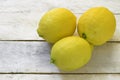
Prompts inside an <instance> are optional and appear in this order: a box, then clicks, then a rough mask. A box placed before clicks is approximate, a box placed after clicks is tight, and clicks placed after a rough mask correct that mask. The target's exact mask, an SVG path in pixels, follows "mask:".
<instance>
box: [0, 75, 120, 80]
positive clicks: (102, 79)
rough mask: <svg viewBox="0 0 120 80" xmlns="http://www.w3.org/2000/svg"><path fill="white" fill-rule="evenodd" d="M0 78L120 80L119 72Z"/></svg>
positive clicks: (0, 77)
mask: <svg viewBox="0 0 120 80" xmlns="http://www.w3.org/2000/svg"><path fill="white" fill-rule="evenodd" d="M0 80H120V75H119V74H90V75H88V74H78V75H57V74H56V75H53V74H52V75H47V74H46V75H39V74H6V75H3V74H0Z"/></svg>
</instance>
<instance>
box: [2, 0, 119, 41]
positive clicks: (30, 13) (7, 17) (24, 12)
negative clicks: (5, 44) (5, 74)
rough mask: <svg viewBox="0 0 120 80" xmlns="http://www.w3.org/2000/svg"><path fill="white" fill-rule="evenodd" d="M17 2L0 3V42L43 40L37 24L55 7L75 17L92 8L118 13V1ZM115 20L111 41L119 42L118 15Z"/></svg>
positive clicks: (29, 0) (61, 0)
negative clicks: (67, 10)
mask: <svg viewBox="0 0 120 80" xmlns="http://www.w3.org/2000/svg"><path fill="white" fill-rule="evenodd" d="M18 1H19V0H1V1H0V40H43V39H42V38H39V37H38V35H37V33H36V29H37V24H38V22H39V19H40V18H41V16H42V15H43V14H44V13H45V12H46V11H48V10H50V9H52V8H56V7H65V8H68V9H70V10H71V11H73V12H74V13H76V16H79V15H80V14H79V13H83V12H84V11H85V10H87V9H88V8H90V7H93V6H106V7H108V8H109V9H110V10H111V11H113V12H114V13H115V14H119V13H120V8H119V7H120V4H119V2H120V1H119V0H110V1H104V0H99V1H98V0H97V1H96V0H87V1H84V0H71V1H69V0H59V1H57V0H53V1H49V0H40V1H39V0H37V1H36V0H21V1H19V3H18ZM28 3H29V4H28ZM88 3H89V4H88ZM116 18H117V22H118V23H117V31H116V33H115V36H114V38H113V39H112V40H113V41H120V39H119V36H120V35H119V34H120V29H119V26H120V24H119V22H120V15H116Z"/></svg>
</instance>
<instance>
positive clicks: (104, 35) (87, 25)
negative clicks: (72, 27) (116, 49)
mask: <svg viewBox="0 0 120 80" xmlns="http://www.w3.org/2000/svg"><path fill="white" fill-rule="evenodd" d="M77 28H78V33H79V35H80V36H81V37H83V38H85V39H86V40H88V41H89V42H90V43H91V44H93V45H102V44H104V43H105V42H106V41H108V40H109V39H111V38H112V36H113V34H114V32H115V28H116V20H115V16H114V15H113V13H112V12H111V11H109V10H108V9H107V8H105V7H95V8H91V9H89V10H88V11H86V12H85V13H84V14H83V15H82V16H81V17H80V19H79V21H78V27H77Z"/></svg>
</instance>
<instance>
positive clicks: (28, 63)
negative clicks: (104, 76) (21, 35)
mask: <svg viewBox="0 0 120 80" xmlns="http://www.w3.org/2000/svg"><path fill="white" fill-rule="evenodd" d="M50 48H51V45H50V44H48V43H46V42H12V41H11V42H6V41H4V42H2V41H1V42H0V73H11V72H13V73H16V72H17V73H19V72H22V73H120V58H119V56H120V49H119V48H120V43H106V44H105V45H103V46H100V47H95V49H94V51H93V56H92V58H91V60H90V62H89V63H88V64H87V65H86V66H84V67H82V68H81V69H79V70H76V71H73V72H63V71H59V69H57V68H56V67H55V66H54V65H53V64H50Z"/></svg>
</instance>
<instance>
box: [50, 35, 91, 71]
mask: <svg viewBox="0 0 120 80" xmlns="http://www.w3.org/2000/svg"><path fill="white" fill-rule="evenodd" d="M91 52H92V50H91V45H89V43H88V42H87V41H86V40H84V39H83V38H80V37H78V36H70V37H66V38H63V39H61V40H59V41H58V42H56V43H55V44H54V46H53V47H52V50H51V62H52V63H53V64H55V65H56V66H57V67H58V68H59V69H61V70H63V71H73V70H76V69H78V68H80V67H82V66H84V65H85V64H87V63H88V61H89V60H90V58H91Z"/></svg>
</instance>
